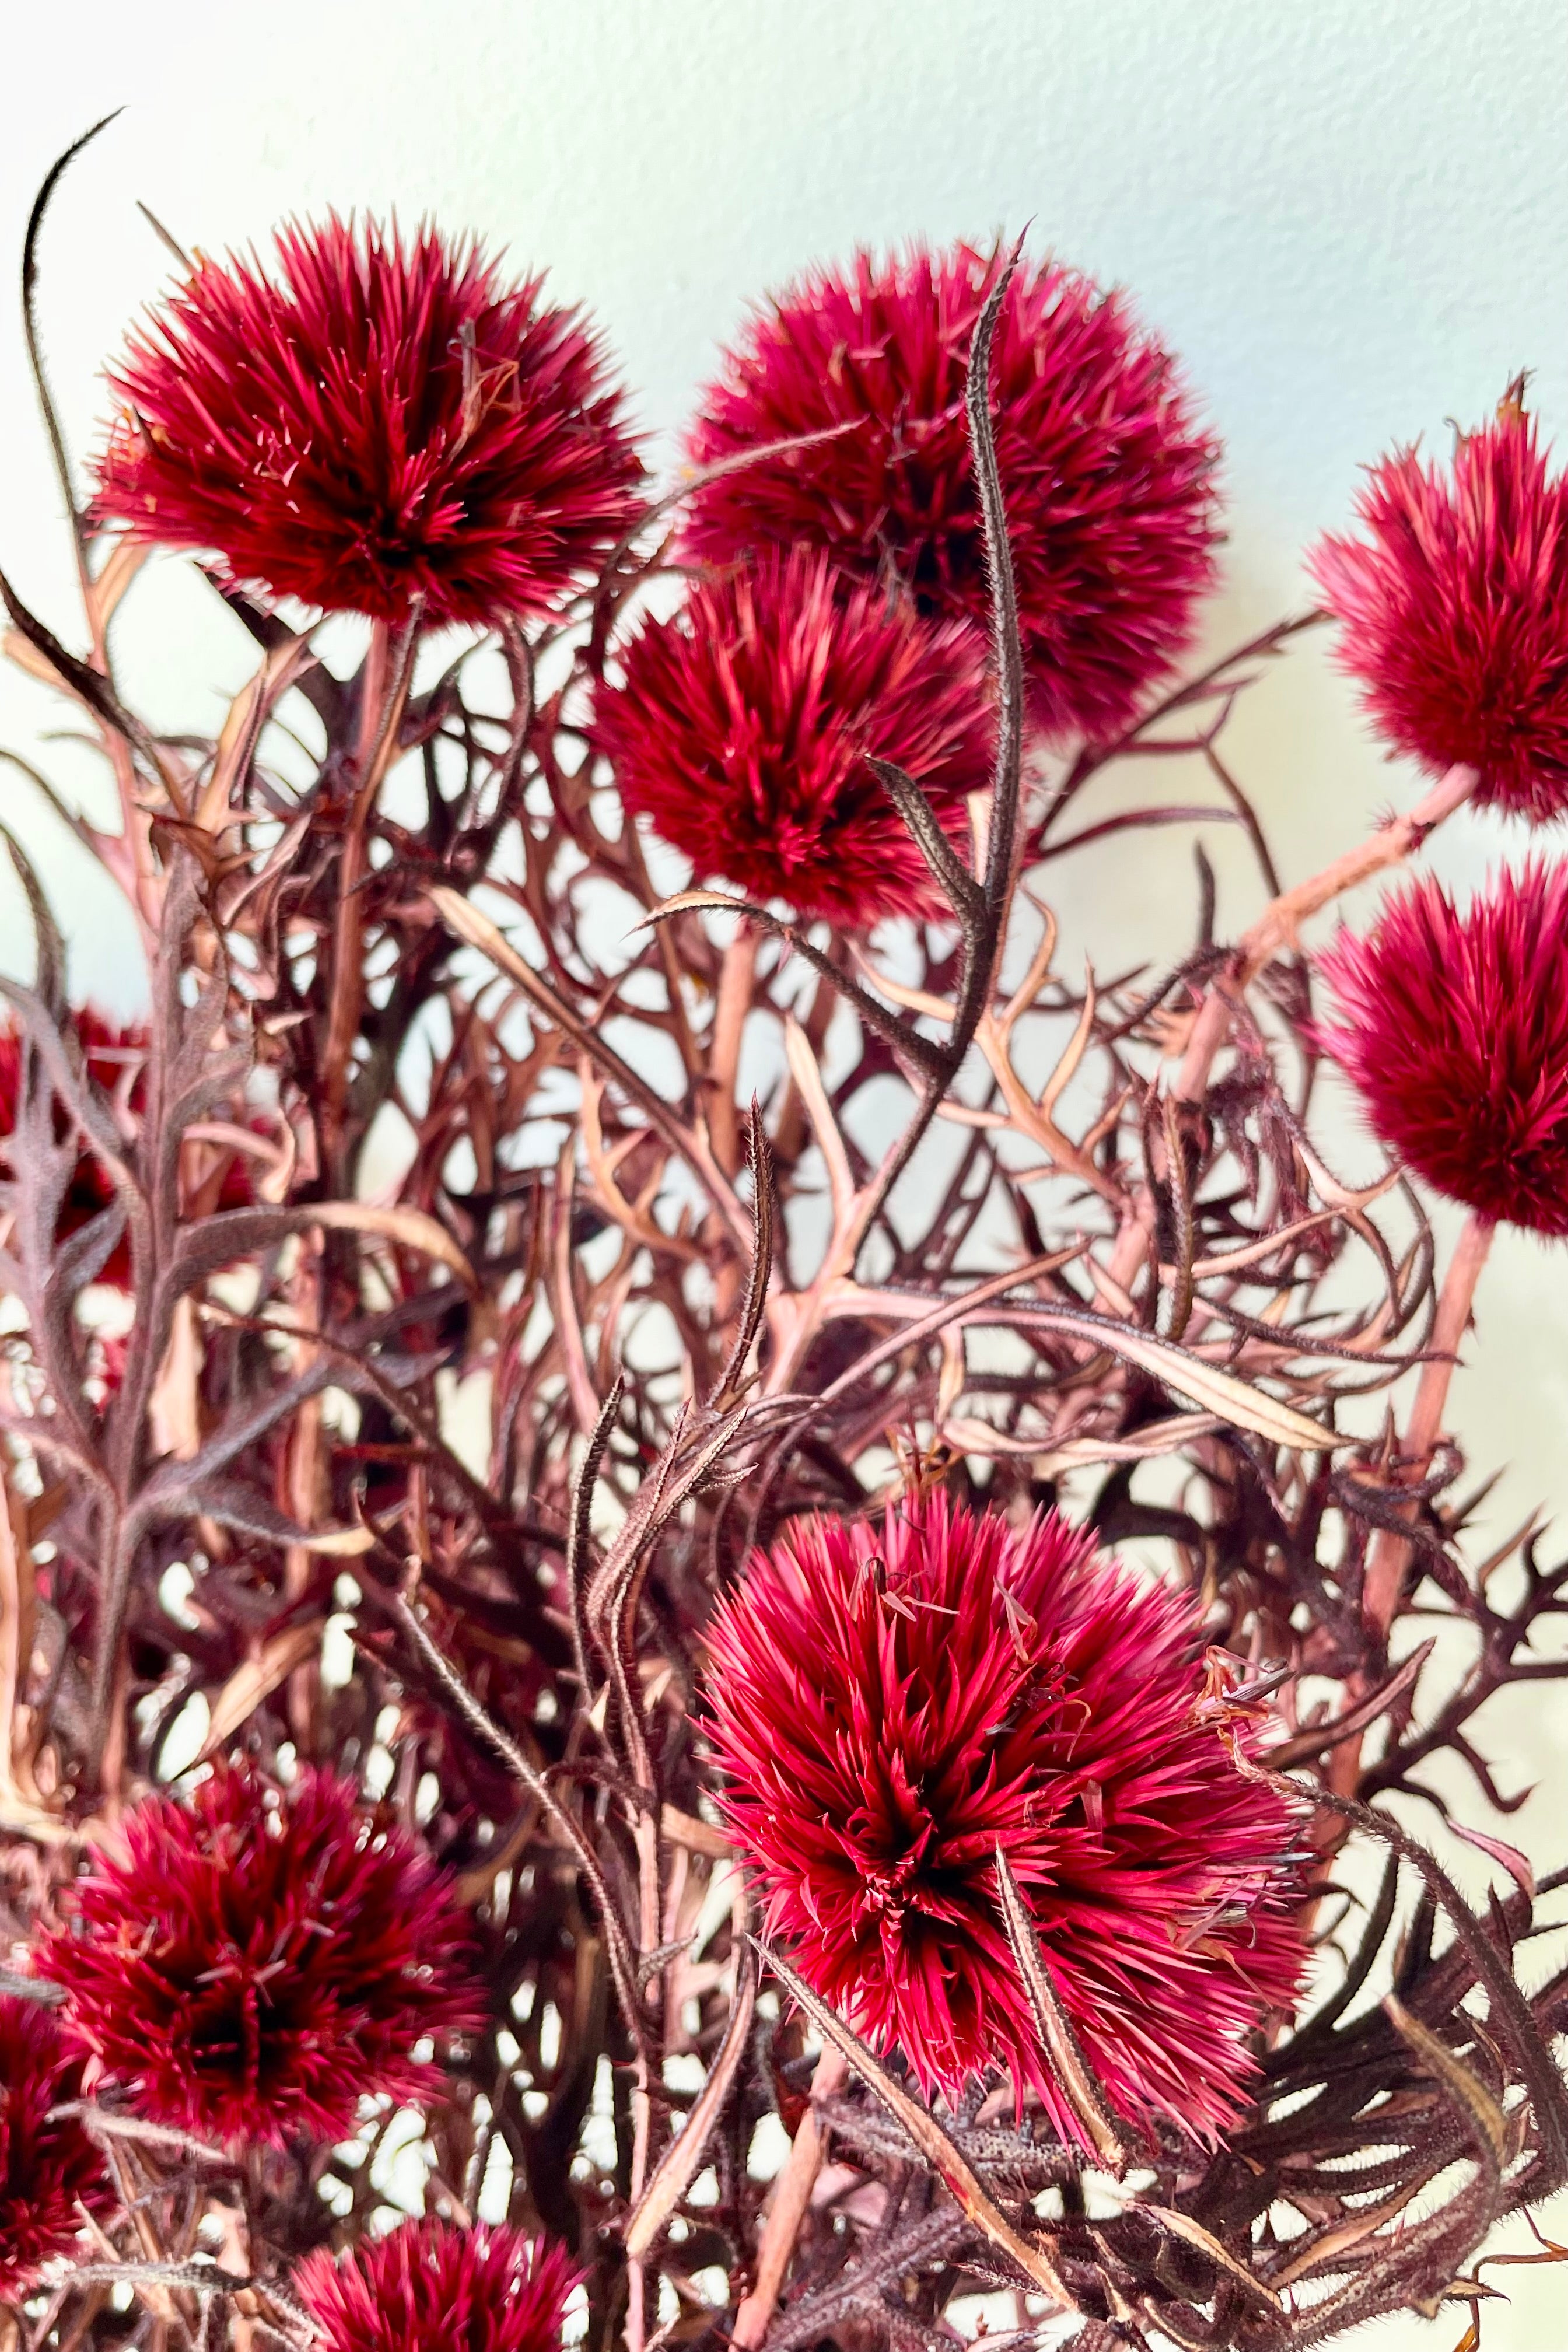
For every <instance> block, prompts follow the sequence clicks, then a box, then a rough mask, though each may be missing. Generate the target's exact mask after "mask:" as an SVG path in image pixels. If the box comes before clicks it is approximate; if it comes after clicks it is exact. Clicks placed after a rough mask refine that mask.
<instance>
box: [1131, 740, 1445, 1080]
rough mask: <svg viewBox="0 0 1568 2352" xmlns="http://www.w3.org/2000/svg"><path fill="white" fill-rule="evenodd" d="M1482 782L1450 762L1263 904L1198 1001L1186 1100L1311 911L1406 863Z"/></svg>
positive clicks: (1186, 1063)
mask: <svg viewBox="0 0 1568 2352" xmlns="http://www.w3.org/2000/svg"><path fill="white" fill-rule="evenodd" d="M1477 781H1478V779H1477V775H1476V771H1475V770H1474V768H1466V767H1460V766H1455V767H1452V768H1450V769H1449V770H1448V772H1447V775H1445V776H1444V777H1442V778H1441V780H1440V781H1439V782H1437V783H1436V784H1434V785H1433V787H1432V789H1431V791H1430V792H1429V793H1427V794H1426V798H1425V799H1424V800H1419V801H1417V802H1416V803H1415V807H1414V808H1413V809H1411V810H1409V811H1408V812H1407V813H1406V814H1405V815H1404V816H1396V817H1394V818H1391V819H1390V821H1389V823H1388V824H1384V825H1380V826H1379V828H1378V830H1377V831H1376V832H1375V833H1373V834H1369V835H1368V836H1367V838H1366V839H1365V840H1364V841H1363V842H1360V843H1358V844H1357V845H1356V847H1355V848H1354V849H1347V850H1346V852H1345V854H1344V856H1342V857H1336V858H1335V859H1334V861H1333V863H1332V865H1331V866H1324V867H1323V869H1322V871H1321V873H1320V874H1314V875H1313V876H1312V877H1311V878H1310V881H1306V882H1298V883H1297V884H1296V886H1295V887H1294V889H1291V890H1285V891H1282V892H1281V893H1280V895H1279V898H1276V899H1275V900H1274V901H1273V903H1272V904H1271V905H1269V906H1268V907H1266V908H1264V910H1263V912H1262V914H1261V915H1259V917H1258V920H1257V921H1256V922H1255V923H1254V924H1253V926H1252V928H1251V929H1250V930H1248V931H1247V932H1245V933H1244V934H1243V937H1242V940H1241V943H1240V945H1239V946H1238V947H1237V950H1236V952H1235V954H1234V955H1233V956H1232V958H1231V961H1230V968H1229V971H1228V972H1227V973H1226V976H1225V980H1224V982H1223V983H1222V984H1220V985H1216V986H1215V987H1213V988H1211V989H1210V990H1209V992H1208V994H1207V995H1206V996H1205V999H1204V1001H1203V1003H1202V1004H1201V1005H1200V1007H1199V1008H1198V1017H1197V1019H1196V1021H1195V1022H1194V1024H1193V1033H1192V1035H1191V1037H1190V1038H1189V1039H1188V1041H1187V1049H1186V1052H1185V1054H1184V1055H1183V1057H1182V1066H1181V1072H1180V1075H1179V1076H1178V1077H1177V1079H1176V1087H1175V1092H1176V1097H1177V1099H1178V1100H1179V1101H1182V1102H1201V1101H1202V1100H1203V1098H1204V1093H1205V1088H1206V1087H1207V1085H1208V1076H1209V1071H1210V1070H1211V1068H1212V1067H1213V1066H1214V1058H1215V1055H1216V1054H1217V1053H1218V1052H1219V1050H1220V1048H1221V1046H1222V1045H1224V1044H1225V1041H1226V1036H1227V1035H1228V1034H1229V1031H1230V1019H1231V1011H1232V1002H1233V992H1238V991H1240V990H1241V989H1244V988H1246V987H1247V985H1248V984H1249V983H1250V982H1252V981H1254V980H1256V979H1257V977H1258V973H1259V972H1260V971H1262V970H1263V967H1264V965H1265V964H1266V963H1268V961H1269V960H1270V958H1271V957H1273V956H1276V955H1278V954H1279V950H1280V949H1281V948H1289V947H1292V946H1294V945H1295V943H1296V935H1297V932H1298V930H1299V929H1300V926H1301V924H1302V923H1304V922H1305V921H1306V920H1307V919H1308V918H1309V916H1311V915H1316V914H1320V913H1321V911H1322V909H1323V908H1325V907H1327V906H1329V905H1331V903H1332V901H1333V900H1334V899H1335V898H1339V897H1341V896H1342V893H1343V892H1344V891H1346V890H1353V889H1354V887H1355V886H1356V884H1357V883H1358V882H1366V881H1370V879H1371V878H1372V877H1373V875H1374V874H1381V873H1383V872H1384V870H1385V869H1386V868H1387V867H1388V866H1398V865H1400V864H1401V863H1402V862H1403V861H1404V859H1405V858H1406V857H1408V856H1409V855H1410V853H1411V851H1412V850H1414V849H1419V848H1420V846H1421V845H1422V843H1423V842H1424V841H1425V840H1426V835H1428V834H1429V833H1430V832H1431V831H1432V828H1433V826H1434V825H1437V824H1442V822H1443V819H1444V818H1445V817H1446V816H1450V815H1452V814H1453V812H1454V810H1455V809H1457V808H1458V807H1460V806H1462V804H1463V803H1465V802H1466V801H1467V800H1468V798H1469V796H1470V794H1471V793H1472V792H1474V790H1475V788H1476V783H1477Z"/></svg>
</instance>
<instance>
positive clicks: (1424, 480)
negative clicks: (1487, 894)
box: [1311, 399, 1568, 824]
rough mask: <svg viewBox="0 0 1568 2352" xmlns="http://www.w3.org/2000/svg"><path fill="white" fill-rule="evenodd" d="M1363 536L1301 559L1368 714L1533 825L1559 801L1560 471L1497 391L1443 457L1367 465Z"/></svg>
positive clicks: (1565, 491) (1330, 543)
mask: <svg viewBox="0 0 1568 2352" xmlns="http://www.w3.org/2000/svg"><path fill="white" fill-rule="evenodd" d="M1357 512H1358V514H1359V516H1360V519H1361V521H1362V523H1363V526H1364V530H1363V536H1361V537H1359V538H1353V539H1352V538H1336V537H1330V538H1326V539H1325V540H1324V541H1322V542H1321V545H1320V546H1319V547H1318V549H1317V550H1316V551H1315V553H1314V554H1313V557H1312V559H1311V569H1312V572H1313V575H1314V577H1315V579H1316V581H1317V583H1318V585H1319V587H1320V589H1321V592H1322V597H1323V602H1324V604H1326V605H1327V607H1328V609H1329V611H1330V612H1331V614H1333V616H1334V618H1335V619H1336V620H1337V621H1338V622H1339V623H1340V641H1339V659H1340V663H1341V665H1342V667H1343V668H1345V669H1347V670H1348V671H1349V672H1350V674H1351V676H1352V677H1354V678H1356V679H1358V680H1359V681H1360V684H1361V686H1362V688H1363V699H1364V701H1365V704H1366V708H1367V709H1368V711H1369V712H1370V714H1371V716H1372V719H1373V722H1374V724H1375V725H1376V726H1377V727H1378V729H1379V730H1381V732H1382V733H1383V734H1384V735H1385V736H1386V737H1387V739H1388V740H1389V741H1390V742H1391V743H1392V744H1394V747H1395V748H1396V749H1397V750H1399V751H1406V752H1409V753H1411V754H1412V755H1413V756H1414V757H1415V759H1417V760H1419V761H1421V762H1422V764H1423V765H1424V766H1425V767H1426V768H1428V769H1431V770H1432V771H1434V772H1441V771H1442V770H1443V769H1445V768H1448V767H1451V766H1453V765H1454V764H1456V763H1457V762H1458V763H1462V764H1463V765H1464V766H1466V767H1468V768H1474V769H1476V770H1477V772H1478V773H1479V779H1480V781H1479V784H1478V786H1477V788H1476V792H1475V795H1474V797H1475V798H1476V800H1478V801H1479V802H1489V803H1496V804H1497V805H1498V806H1499V807H1501V808H1505V809H1509V810H1511V811H1515V812H1517V813H1518V814H1520V815H1521V816H1526V817H1530V818H1531V819H1532V820H1533V821H1534V822H1535V823H1536V824H1542V823H1545V822H1546V821H1547V820H1549V819H1551V818H1554V817H1560V816H1562V815H1563V814H1565V813H1568V479H1565V478H1564V477H1563V475H1561V474H1558V475H1556V476H1555V477H1553V476H1552V475H1550V474H1549V473H1548V470H1547V463H1546V458H1545V457H1544V455H1543V454H1542V450H1541V448H1540V446H1539V445H1538V442H1537V439H1536V430H1535V425H1534V421H1533V419H1531V417H1528V416H1527V415H1525V414H1524V411H1523V410H1522V408H1521V406H1520V404H1519V402H1518V401H1517V400H1515V399H1509V400H1506V401H1505V402H1504V403H1503V404H1502V406H1501V408H1500V410H1499V412H1498V415H1497V418H1496V420H1495V422H1494V423H1492V424H1490V425H1487V426H1486V427H1485V428H1484V429H1483V430H1482V431H1481V432H1479V433H1475V434H1471V435H1469V436H1467V437H1464V438H1461V439H1460V440H1459V442H1458V446H1456V448H1455V451H1454V461H1453V466H1452V468H1451V469H1450V470H1448V471H1447V472H1445V471H1444V470H1443V469H1442V468H1441V467H1437V466H1426V465H1424V464H1423V463H1422V461H1421V459H1420V458H1419V457H1417V455H1416V454H1415V451H1414V450H1413V449H1405V450H1401V451H1398V452H1396V453H1395V455H1394V456H1393V457H1387V458H1385V459H1384V461H1383V463H1382V464H1381V465H1378V466H1374V467H1372V468H1371V469H1370V474H1369V478H1368V480H1367V483H1366V486H1365V488H1363V491H1362V493H1361V496H1360V498H1359V499H1358V500H1357Z"/></svg>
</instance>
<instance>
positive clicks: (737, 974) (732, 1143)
mask: <svg viewBox="0 0 1568 2352" xmlns="http://www.w3.org/2000/svg"><path fill="white" fill-rule="evenodd" d="M756 969H757V934H756V929H755V928H754V926H753V925H752V924H751V923H748V922H745V921H742V923H741V925H740V927H739V929H737V930H736V933H735V936H734V938H733V939H732V940H731V942H730V944H729V946H728V947H727V948H726V949H725V950H724V961H723V962H722V964H721V966H720V970H719V993H718V995H717V997H716V999H715V1000H714V1005H713V1028H712V1033H711V1035H710V1040H709V1046H708V1076H709V1079H710V1086H711V1092H710V1095H709V1097H708V1132H709V1134H710V1137H711V1138H712V1142H713V1157H714V1158H715V1159H716V1160H718V1162H719V1164H720V1166H721V1168H723V1169H725V1170H727V1171H728V1172H729V1174H731V1176H733V1175H734V1174H735V1172H736V1171H737V1170H738V1169H739V1167H740V1165H741V1160H742V1151H741V1129H740V1119H739V1116H738V1113H737V1108H736V1103H735V1077H736V1073H737V1071H738V1070H739V1068H740V1065H741V1038H742V1034H743V1032H744V1030H745V1026H746V1015H747V1013H749V1012H750V1011H751V1009H752V982H753V981H754V979H755V976H756Z"/></svg>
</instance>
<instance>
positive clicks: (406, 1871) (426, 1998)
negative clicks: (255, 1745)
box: [42, 1764, 479, 2146]
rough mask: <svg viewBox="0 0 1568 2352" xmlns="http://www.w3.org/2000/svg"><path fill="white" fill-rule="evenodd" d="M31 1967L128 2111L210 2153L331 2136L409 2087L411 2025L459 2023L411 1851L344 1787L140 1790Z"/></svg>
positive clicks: (312, 1774)
mask: <svg viewBox="0 0 1568 2352" xmlns="http://www.w3.org/2000/svg"><path fill="white" fill-rule="evenodd" d="M76 1908H77V1915H78V1916H77V1917H76V1919H75V1920H74V1922H72V1923H70V1924H69V1925H68V1926H67V1927H65V1928H64V1929H61V1930H58V1931H57V1932H56V1933H55V1935H54V1936H53V1937H51V1938H50V1939H49V1941H48V1944H47V1948H46V1952H45V1957H44V1959H43V1962H42V1966H43V1968H44V1969H45V1970H46V1972H47V1974H48V1975H49V1976H51V1977H52V1978H53V1979H55V1981H56V1982H57V1983H58V1984H60V1985H63V1986H64V1988H65V1990H66V1992H67V1994H68V2011H67V2015H68V2022H69V2024H70V2026H71V2028H72V2030H73V2031H74V2032H76V2033H77V2034H78V2035H79V2037H80V2039H81V2040H82V2041H83V2042H85V2043H86V2044H87V2045H88V2046H89V2048H90V2049H91V2050H93V2051H94V2052H96V2053H97V2055H98V2056H99V2058H100V2060H101V2061H102V2063H103V2064H104V2066H105V2068H106V2069H107V2070H108V2071H109V2072H110V2074H112V2075H113V2076H114V2077H115V2078H116V2080H117V2081H118V2082H120V2083H121V2084H122V2085H123V2086H124V2088H125V2090H126V2092H127V2093H128V2095H130V2096H131V2098H132V2100H133V2101H134V2103H135V2105H136V2106H137V2108H138V2110H139V2112H140V2113H142V2114H143V2115H145V2116H150V2117H152V2118H153V2120H154V2121H157V2122H160V2123H166V2124H172V2125H174V2126H176V2127H178V2128H181V2129H184V2130H187V2131H192V2132H195V2133H198V2134H200V2135H202V2136H203V2137H213V2138H217V2139H221V2140H223V2141H226V2142H228V2143H230V2144H237V2143H240V2142H244V2141H252V2142H254V2141H258V2140H259V2141H265V2142H268V2143H270V2144H272V2145H274V2146H278V2145H281V2144H282V2143H283V2142H284V2141H285V2140H286V2139H288V2138H289V2137H292V2136H294V2135H296V2134H299V2133H301V2132H303V2133H307V2134H310V2136H312V2137H316V2138H321V2139H333V2138H339V2137H342V2134H343V2133H344V2132H345V2131H347V2130H348V2129H349V2128H350V2127H351V2126H353V2121H354V2116H355V2114H356V2111H357V2108H358V2105H359V2102H360V2100H361V2099H362V2098H363V2097H364V2096H366V2095H371V2096H374V2095H384V2096H387V2097H390V2098H394V2099H411V2098H417V2097H419V2096H421V2095H424V2094H426V2093H427V2092H428V2091H430V2090H431V2089H432V2088H434V2087H435V2086H436V2085H437V2084H438V2083H439V2081H440V2079H441V2077H440V2071H439V2069H438V2068H437V2067H436V2066H435V2065H433V2064H431V2063H426V2062H422V2061H420V2060H418V2059H416V2057H415V2055H414V2049H415V2044H416V2042H419V2041H420V2040H422V2039H423V2038H424V2037H425V2036H426V2035H431V2034H442V2033H449V2032H463V2031H466V2030H468V2029H469V2028H471V2027H472V2026H474V2025H475V2024H477V2022H478V2021H479V2008H478V2005H477V2000H476V1985H475V1979H474V1975H473V1953H472V1948H471V1944H470V1939H469V1937H468V1930H467V1927H466V1924H465V1922H464V1920H463V1918H462V1916H461V1915H460V1914H459V1912H458V1909H457V1906H456V1905H455V1904H454V1902H453V1900H452V1897H451V1895H450V1894H449V1892H448V1891H447V1886H446V1885H445V1883H444V1882H443V1880H442V1879H441V1877H440V1875H439V1874H438V1873H437V1870H436V1868H435V1865H434V1864H433V1863H432V1862H431V1861H430V1859H429V1857H428V1855H427V1854H426V1853H424V1852H423V1850H422V1849H421V1848H420V1847H418V1846H417V1845H416V1844H415V1843H414V1842H413V1840H412V1839H410V1838H409V1837H407V1836H406V1835H405V1832H403V1831H402V1830H401V1829H399V1828H398V1827H397V1826H396V1825H395V1823H393V1822H391V1821H389V1820H387V1819H385V1818H384V1817H383V1816H382V1815H380V1814H378V1813H376V1812H373V1811H367V1810H366V1809H365V1808H363V1806H362V1805H361V1803H360V1801H359V1799H358V1796H357V1793H356V1791H355V1790H354V1788H353V1785H352V1783H350V1782H349V1781H346V1780H340V1779H338V1778H337V1777H336V1776H335V1775H334V1774H332V1773H330V1772H321V1771H315V1770H306V1771H303V1772H301V1774H300V1778H299V1780H298V1782H297V1783H296V1785H295V1786H294V1787H293V1788H292V1789H291V1790H289V1792H288V1793H287V1794H286V1795H279V1792H278V1791H277V1790H272V1789H270V1788H268V1785H267V1783H266V1782H265V1781H263V1780H262V1779H261V1777H260V1776H259V1774H258V1772H256V1771H255V1769H253V1768H252V1767H251V1766H249V1765H248V1764H237V1765H222V1766H220V1767H218V1768H217V1769H216V1770H215V1771H214V1772H213V1773H212V1774H211V1776H210V1777H209V1778H208V1779H207V1780H205V1781H204V1782H203V1783H202V1784H201V1786H200V1787H199V1788H198V1789H197V1790H196V1791H195V1795H194V1796H193V1798H192V1800H191V1801H190V1803H189V1804H188V1805H185V1804H180V1803H177V1802H176V1801H174V1799H173V1798H172V1797H150V1798H147V1799H145V1800H144V1801H142V1803H141V1804H140V1805H138V1806H136V1807H135V1808H134V1810H133V1811H132V1812H131V1813H130V1814H129V1815H128V1816H127V1818H126V1821H125V1824H124V1829H123V1838H122V1850H121V1852H120V1853H102V1854H100V1855H98V1856H97V1857H95V1859H94V1862H93V1864H92V1867H91V1869H90V1871H89V1874H88V1875H87V1876H86V1877H85V1878H84V1879H83V1880H82V1881H81V1882H80V1883H79V1887H78V1889H77V1904H76Z"/></svg>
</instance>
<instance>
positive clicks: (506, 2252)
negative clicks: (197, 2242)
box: [294, 2221, 578, 2352]
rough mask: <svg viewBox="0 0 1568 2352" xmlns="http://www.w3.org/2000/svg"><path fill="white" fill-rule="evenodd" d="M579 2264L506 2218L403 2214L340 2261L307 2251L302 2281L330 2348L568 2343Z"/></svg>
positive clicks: (297, 2281)
mask: <svg viewBox="0 0 1568 2352" xmlns="http://www.w3.org/2000/svg"><path fill="white" fill-rule="evenodd" d="M577 2278H578V2273H577V2272H576V2270H575V2268H574V2265H573V2263H572V2261H571V2258H570V2256H569V2255H568V2254H567V2252H566V2249H565V2248H564V2247H563V2246H561V2245H556V2244H552V2243H551V2242H548V2241H547V2240H545V2239H543V2238H528V2237H525V2236H524V2235H523V2233H522V2231H521V2230H511V2229H505V2228H492V2229H478V2230H458V2229H454V2227H453V2226H452V2224H451V2223H450V2222H449V2221H405V2222H403V2223H402V2224H401V2226H400V2227H399V2228H397V2229H395V2230H394V2231H391V2232H390V2234H389V2235H388V2236H386V2237H384V2238H379V2239H376V2240H374V2242H371V2243H370V2244H368V2245H361V2246H358V2247H356V2248H355V2249H354V2251H353V2252H352V2253H350V2254H346V2255H344V2256H343V2258H342V2260H341V2261H339V2262H334V2261H333V2260H332V2258H331V2255H330V2254H328V2253H326V2252H322V2251H321V2250H318V2251H317V2252H314V2253H310V2254H307V2255H306V2257H305V2259H304V2261H303V2262H302V2263H300V2266H299V2268H298V2270H297V2271H296V2272H295V2273H294V2288H295V2292H296V2293H297V2294H298V2295H299V2297H300V2302H301V2303H302V2304H303V2305H304V2306H305V2309H306V2310H307V2311H308V2312H309V2313H310V2317H311V2318H312V2319H313V2320H314V2322H315V2324H316V2331H317V2340H318V2342H319V2343H320V2344H321V2346H322V2347H324V2352H412V2347H415V2346H420V2345H437V2344H451V2345H458V2344H460V2345H462V2346H463V2347H464V2352H560V2344H561V2320H562V2314H563V2309H564V2306H565V2303H566V2298H567V2296H568V2295H569V2294H571V2292H572V2290H573V2288H574V2286H575V2285H576V2284H577Z"/></svg>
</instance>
